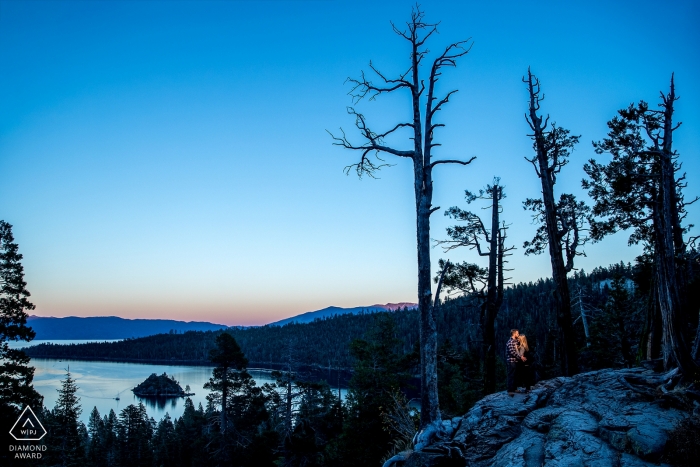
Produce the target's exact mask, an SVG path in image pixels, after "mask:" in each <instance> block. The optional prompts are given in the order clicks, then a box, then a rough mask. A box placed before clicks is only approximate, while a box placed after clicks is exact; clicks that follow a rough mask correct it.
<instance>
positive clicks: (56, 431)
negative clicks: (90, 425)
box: [47, 370, 86, 467]
mask: <svg viewBox="0 0 700 467" xmlns="http://www.w3.org/2000/svg"><path fill="white" fill-rule="evenodd" d="M57 391H58V400H56V405H55V407H54V409H53V411H52V413H51V415H52V423H51V425H52V426H51V428H50V429H47V431H48V434H47V436H50V442H49V449H50V451H51V454H52V457H54V458H55V460H56V461H57V462H58V465H60V466H62V467H72V466H76V467H78V466H83V465H84V464H85V461H86V459H85V446H84V444H83V442H84V434H81V432H83V431H85V432H86V430H85V427H84V426H82V427H81V425H83V423H82V422H81V421H80V414H81V413H82V412H83V409H82V408H81V406H80V398H79V397H78V396H77V395H76V393H77V392H78V385H77V384H76V383H75V380H74V379H73V378H72V377H71V374H70V371H68V370H66V377H65V379H64V380H62V381H61V389H57Z"/></svg>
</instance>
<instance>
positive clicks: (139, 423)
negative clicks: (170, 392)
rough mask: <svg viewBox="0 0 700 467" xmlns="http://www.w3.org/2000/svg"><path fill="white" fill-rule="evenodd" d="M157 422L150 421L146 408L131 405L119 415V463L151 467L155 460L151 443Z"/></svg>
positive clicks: (141, 405)
mask: <svg viewBox="0 0 700 467" xmlns="http://www.w3.org/2000/svg"><path fill="white" fill-rule="evenodd" d="M154 423H155V422H152V419H149V417H148V414H147V413H146V407H145V406H144V405H143V403H139V405H138V406H137V405H134V404H130V405H128V406H126V407H125V408H124V410H122V411H121V413H120V414H119V422H118V423H117V437H118V445H119V461H120V464H121V465H124V466H130V467H131V466H134V467H136V466H138V467H146V466H150V465H151V463H152V460H153V452H152V450H151V446H150V441H151V438H152V437H153V430H154V429H155V427H154V426H153V425H154Z"/></svg>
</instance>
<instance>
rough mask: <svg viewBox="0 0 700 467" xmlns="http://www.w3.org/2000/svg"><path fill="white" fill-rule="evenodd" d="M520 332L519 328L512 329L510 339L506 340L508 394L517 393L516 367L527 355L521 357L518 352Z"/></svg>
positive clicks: (511, 395)
mask: <svg viewBox="0 0 700 467" xmlns="http://www.w3.org/2000/svg"><path fill="white" fill-rule="evenodd" d="M519 336H520V332H518V330H517V329H511V330H510V339H508V342H506V370H507V372H508V373H507V376H508V395H509V396H510V397H513V396H514V395H515V368H516V366H517V364H518V360H522V361H525V357H521V356H520V354H519V353H518V343H519V340H518V337H519Z"/></svg>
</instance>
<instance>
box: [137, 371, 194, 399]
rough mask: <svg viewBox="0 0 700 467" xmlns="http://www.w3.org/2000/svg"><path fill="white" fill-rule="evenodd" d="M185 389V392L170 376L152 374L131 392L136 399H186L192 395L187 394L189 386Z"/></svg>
mask: <svg viewBox="0 0 700 467" xmlns="http://www.w3.org/2000/svg"><path fill="white" fill-rule="evenodd" d="M185 389H186V391H185V390H183V389H182V386H180V383H178V382H177V381H176V380H175V378H173V377H172V376H168V375H167V374H165V373H163V374H162V375H156V374H155V373H152V374H151V376H149V377H148V378H146V381H144V382H143V383H141V384H139V385H138V386H136V387H135V388H134V389H132V391H133V393H134V395H136V396H138V397H187V396H193V395H194V393H191V392H189V389H190V387H189V386H187V387H186V388H185Z"/></svg>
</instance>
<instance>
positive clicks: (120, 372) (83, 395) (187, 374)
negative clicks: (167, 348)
mask: <svg viewBox="0 0 700 467" xmlns="http://www.w3.org/2000/svg"><path fill="white" fill-rule="evenodd" d="M30 365H32V366H34V367H35V368H36V371H35V372H34V388H35V389H36V390H37V391H38V392H39V394H41V395H42V396H44V406H45V407H47V408H48V409H52V408H53V407H54V406H55V405H56V399H57V398H58V389H60V388H61V380H62V379H64V378H65V376H66V370H67V369H70V373H71V376H72V378H73V379H75V382H76V384H77V385H78V388H79V389H78V393H77V396H78V397H80V404H81V405H82V408H83V411H82V414H81V415H80V419H81V420H82V421H83V423H85V425H87V423H88V419H89V418H90V412H92V409H93V407H97V410H98V411H99V412H100V415H101V416H104V415H106V414H108V413H109V411H110V410H114V412H115V413H116V414H117V415H119V413H120V412H121V411H122V410H124V408H125V407H126V406H128V405H129V404H137V405H138V403H139V402H143V404H144V405H145V406H146V412H147V413H148V416H149V417H153V418H154V419H155V420H156V421H159V420H160V419H161V418H163V417H164V416H165V414H166V413H168V414H170V417H171V418H173V419H174V418H177V417H180V416H182V413H183V411H184V409H185V398H180V397H178V398H169V399H166V398H156V399H152V398H148V399H146V398H143V399H142V398H139V397H136V396H135V395H134V393H133V392H131V389H132V388H134V387H135V386H137V385H138V384H140V383H142V382H143V381H144V380H145V379H146V378H148V376H150V375H151V373H156V374H162V373H167V374H168V375H169V376H173V377H174V378H175V379H176V380H177V381H178V382H179V383H180V385H181V386H182V387H183V388H184V387H185V386H187V385H189V386H190V390H191V392H193V393H194V395H193V396H190V398H191V399H192V402H193V403H194V406H195V407H197V406H198V405H199V404H202V407H206V405H207V399H206V396H207V394H208V393H209V391H207V390H205V389H204V388H203V386H204V383H206V382H207V381H209V378H211V373H212V369H213V367H212V366H183V365H151V364H139V363H118V362H100V361H78V360H54V359H46V358H33V359H32V360H31V363H30ZM249 372H250V374H251V376H253V378H254V379H255V382H256V384H257V385H258V386H260V385H262V384H264V383H272V382H273V380H272V378H271V377H270V372H269V370H264V369H250V370H249ZM341 394H342V397H345V390H342V391H341Z"/></svg>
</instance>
